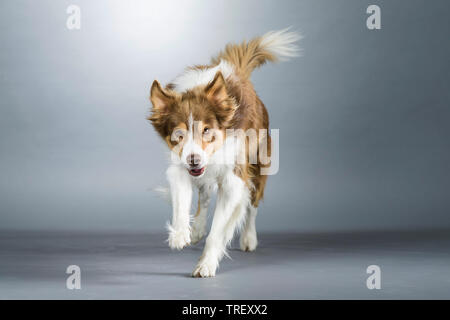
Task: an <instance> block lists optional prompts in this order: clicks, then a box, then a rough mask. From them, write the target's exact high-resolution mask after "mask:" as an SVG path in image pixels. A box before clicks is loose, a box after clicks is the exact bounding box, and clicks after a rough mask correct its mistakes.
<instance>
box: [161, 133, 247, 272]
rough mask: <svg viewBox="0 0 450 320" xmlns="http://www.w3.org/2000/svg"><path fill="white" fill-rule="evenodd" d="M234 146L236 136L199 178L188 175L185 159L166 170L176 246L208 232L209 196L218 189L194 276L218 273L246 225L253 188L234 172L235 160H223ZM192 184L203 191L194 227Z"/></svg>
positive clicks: (172, 243) (171, 235)
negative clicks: (192, 220) (224, 258)
mask: <svg viewBox="0 0 450 320" xmlns="http://www.w3.org/2000/svg"><path fill="white" fill-rule="evenodd" d="M191 143H193V144H195V142H191ZM185 147H186V146H185ZM194 147H195V146H191V148H194ZM235 148H239V146H238V145H236V144H235V143H234V139H233V138H228V139H226V140H225V142H224V145H223V146H222V148H221V149H219V150H218V151H216V152H215V153H214V154H213V155H212V157H211V158H209V159H206V160H205V161H206V162H207V163H208V166H207V167H206V169H205V172H204V173H203V174H202V175H201V176H199V177H193V176H191V175H189V173H188V170H187V167H186V166H185V164H184V163H183V161H182V159H181V161H174V162H172V164H171V166H170V167H169V169H168V170H167V178H168V180H169V185H170V194H171V196H172V197H171V198H172V207H173V218H172V223H171V224H170V225H168V230H169V246H170V247H171V248H173V249H182V248H183V247H184V246H186V245H188V244H190V243H191V242H192V243H196V242H198V241H200V240H201V238H202V237H203V236H204V235H205V234H206V221H207V212H208V205H209V202H210V197H211V194H212V193H213V192H214V191H215V190H217V191H218V194H217V201H216V209H215V212H214V217H213V222H212V225H211V230H210V233H209V235H208V237H207V239H206V243H205V248H204V250H203V254H202V256H201V257H200V260H199V262H198V264H197V266H196V267H195V269H194V272H193V273H192V275H193V276H195V277H212V276H215V274H216V270H217V267H218V266H219V261H220V260H221V259H222V257H223V256H224V255H226V246H227V244H228V243H229V242H230V241H231V239H232V238H233V235H234V233H235V231H236V230H238V229H239V228H240V226H241V225H242V224H243V222H244V220H245V217H246V212H247V210H248V208H249V206H250V205H249V203H250V190H249V189H248V187H247V186H246V185H245V183H244V181H242V179H241V178H239V177H238V176H236V175H235V173H234V163H233V161H231V159H228V161H229V162H228V163H224V161H223V159H224V158H227V157H230V155H229V154H228V153H230V154H233V152H234V150H235ZM183 149H184V148H183ZM182 157H184V155H182ZM193 187H197V188H198V189H199V191H200V193H199V197H200V198H199V200H200V207H199V214H198V215H197V216H196V217H195V219H194V222H193V225H192V228H191V227H190V224H189V222H190V219H191V218H190V206H191V199H192V190H193Z"/></svg>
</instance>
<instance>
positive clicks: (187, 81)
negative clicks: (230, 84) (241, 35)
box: [172, 60, 234, 92]
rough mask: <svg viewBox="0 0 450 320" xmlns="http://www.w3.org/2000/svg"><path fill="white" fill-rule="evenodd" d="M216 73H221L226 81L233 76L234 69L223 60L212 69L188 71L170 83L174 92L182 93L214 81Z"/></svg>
mask: <svg viewBox="0 0 450 320" xmlns="http://www.w3.org/2000/svg"><path fill="white" fill-rule="evenodd" d="M217 71H221V72H222V75H223V77H224V78H225V79H226V78H228V77H229V76H231V75H232V74H233V72H234V69H233V66H232V65H231V64H229V63H228V62H226V61H223V60H222V61H220V63H219V64H218V65H217V66H215V67H213V68H208V69H204V70H197V69H188V70H186V71H185V72H184V73H183V74H181V75H179V76H178V77H176V78H175V80H173V81H172V84H173V85H174V86H175V87H174V90H175V91H178V92H184V91H186V90H189V89H192V88H194V87H197V86H200V85H207V84H208V83H209V82H211V81H212V80H213V79H214V76H215V75H216V73H217Z"/></svg>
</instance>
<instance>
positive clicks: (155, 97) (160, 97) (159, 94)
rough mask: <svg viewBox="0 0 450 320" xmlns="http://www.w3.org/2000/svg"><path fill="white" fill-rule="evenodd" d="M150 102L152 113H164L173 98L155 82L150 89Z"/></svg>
mask: <svg viewBox="0 0 450 320" xmlns="http://www.w3.org/2000/svg"><path fill="white" fill-rule="evenodd" d="M150 101H151V102H152V104H153V111H158V112H164V111H167V109H168V108H169V107H170V105H171V104H172V103H173V101H174V98H173V97H172V96H171V95H170V94H169V93H167V92H166V91H165V90H164V89H163V88H161V85H160V84H159V82H158V81H157V80H155V81H153V84H152V88H151V89H150Z"/></svg>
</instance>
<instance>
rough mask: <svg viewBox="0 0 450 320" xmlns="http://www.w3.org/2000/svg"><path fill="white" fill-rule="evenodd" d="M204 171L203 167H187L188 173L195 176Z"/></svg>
mask: <svg viewBox="0 0 450 320" xmlns="http://www.w3.org/2000/svg"><path fill="white" fill-rule="evenodd" d="M204 171H205V167H203V168H200V169H189V174H190V175H191V176H194V177H197V176H200V175H202V173H203V172H204Z"/></svg>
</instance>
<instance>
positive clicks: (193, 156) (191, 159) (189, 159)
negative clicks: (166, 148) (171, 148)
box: [186, 153, 202, 168]
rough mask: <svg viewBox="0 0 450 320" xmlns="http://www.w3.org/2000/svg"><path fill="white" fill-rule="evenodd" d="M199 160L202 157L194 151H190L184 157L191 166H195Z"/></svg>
mask: <svg viewBox="0 0 450 320" xmlns="http://www.w3.org/2000/svg"><path fill="white" fill-rule="evenodd" d="M201 161H202V158H201V157H200V155H199V154H196V153H191V154H190V155H188V156H187V158H186V162H187V164H188V165H190V166H191V167H193V168H195V167H197V166H198V165H199V164H200V162H201Z"/></svg>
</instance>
